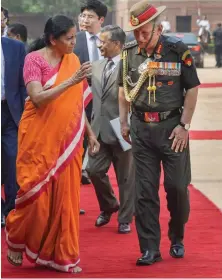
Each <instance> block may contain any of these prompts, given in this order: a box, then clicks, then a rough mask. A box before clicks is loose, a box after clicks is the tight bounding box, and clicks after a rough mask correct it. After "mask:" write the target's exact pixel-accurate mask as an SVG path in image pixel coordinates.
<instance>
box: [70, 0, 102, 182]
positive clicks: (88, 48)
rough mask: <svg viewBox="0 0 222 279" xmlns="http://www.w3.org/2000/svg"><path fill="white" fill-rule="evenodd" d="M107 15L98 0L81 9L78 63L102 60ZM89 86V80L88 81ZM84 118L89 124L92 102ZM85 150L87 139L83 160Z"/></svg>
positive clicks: (77, 52)
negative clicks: (102, 33)
mask: <svg viewBox="0 0 222 279" xmlns="http://www.w3.org/2000/svg"><path fill="white" fill-rule="evenodd" d="M106 14H107V7H106V5H104V4H103V3H102V2H100V1H99V0H88V1H87V2H86V3H85V4H83V6H82V7H81V25H82V28H83V29H84V30H86V31H82V32H79V33H77V36H76V46H75V49H74V52H75V54H76V55H77V56H78V57H79V60H80V63H81V64H83V63H84V62H87V61H90V62H93V61H96V60H99V59H102V55H101V53H100V50H99V49H98V48H97V41H98V36H99V33H100V30H101V26H102V24H103V22H104V20H105V17H106ZM88 82H89V85H91V79H90V78H89V79H88ZM86 116H87V118H88V121H89V122H91V116H92V102H90V103H89V104H88V106H87V108H86ZM86 150H87V138H85V139H84V155H83V159H84V158H85V154H86ZM86 161H87V160H85V161H84V160H83V172H82V184H90V183H91V182H90V180H89V179H88V177H87V173H86V172H85V171H84V166H85V165H86Z"/></svg>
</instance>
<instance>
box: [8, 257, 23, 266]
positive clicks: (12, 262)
mask: <svg viewBox="0 0 222 279" xmlns="http://www.w3.org/2000/svg"><path fill="white" fill-rule="evenodd" d="M7 260H8V262H9V263H10V264H11V265H14V266H17V267H18V266H21V265H22V262H21V263H15V262H14V261H13V260H12V259H11V258H10V257H9V256H7ZM21 260H23V258H22V257H21Z"/></svg>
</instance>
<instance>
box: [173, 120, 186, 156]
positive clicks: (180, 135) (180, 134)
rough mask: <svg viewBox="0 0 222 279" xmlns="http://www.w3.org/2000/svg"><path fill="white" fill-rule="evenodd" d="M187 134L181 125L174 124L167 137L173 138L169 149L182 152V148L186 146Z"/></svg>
mask: <svg viewBox="0 0 222 279" xmlns="http://www.w3.org/2000/svg"><path fill="white" fill-rule="evenodd" d="M188 135H189V133H188V131H186V130H185V129H184V128H183V127H182V126H180V125H178V126H176V128H174V129H173V131H172V133H171V135H170V137H169V139H173V138H174V140H173V143H172V146H171V149H172V150H175V152H178V151H180V152H183V150H184V148H186V147H187V143H188Z"/></svg>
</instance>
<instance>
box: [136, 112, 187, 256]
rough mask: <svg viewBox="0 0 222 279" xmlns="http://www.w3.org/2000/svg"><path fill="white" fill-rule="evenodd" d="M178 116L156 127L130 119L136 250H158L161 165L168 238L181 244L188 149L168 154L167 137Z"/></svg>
mask: <svg viewBox="0 0 222 279" xmlns="http://www.w3.org/2000/svg"><path fill="white" fill-rule="evenodd" d="M179 121H180V116H176V117H174V118H171V119H167V120H165V121H162V122H160V123H145V122H142V121H140V120H139V119H138V118H137V117H136V116H135V115H133V116H132V122H131V137H132V146H133V149H132V150H133V155H134V162H135V167H136V190H135V216H136V218H135V219H136V228H137V234H138V237H139V243H140V250H141V252H142V253H143V252H144V251H146V250H155V251H158V250H159V245H160V224H159V213H160V200H159V195H158V191H159V182H160V172H161V162H162V165H163V170H164V187H165V191H166V198H167V207H168V210H169V212H170V221H169V232H168V235H169V238H170V240H171V241H172V242H174V241H176V240H182V239H183V237H184V225H185V223H186V222H187V221H188V217H189V211H190V207H189V193H188V189H187V187H188V185H189V183H190V181H191V170H190V155H189V147H187V148H186V149H185V150H184V151H183V152H182V153H181V152H178V153H176V152H175V151H173V150H171V145H172V140H169V136H170V134H171V132H172V130H173V129H174V128H175V127H176V126H177V124H178V123H179Z"/></svg>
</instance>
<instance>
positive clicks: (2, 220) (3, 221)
mask: <svg viewBox="0 0 222 279" xmlns="http://www.w3.org/2000/svg"><path fill="white" fill-rule="evenodd" d="M4 227H5V216H4V215H1V228H4Z"/></svg>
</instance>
